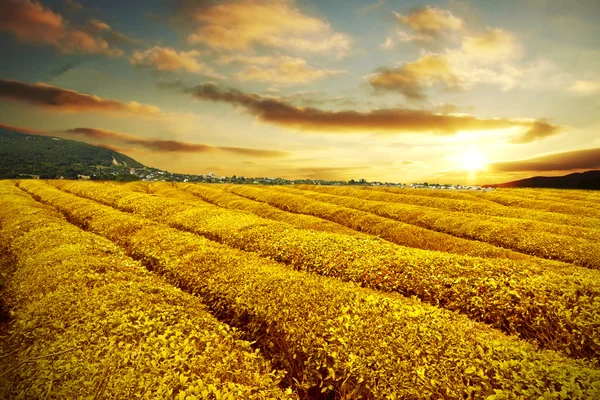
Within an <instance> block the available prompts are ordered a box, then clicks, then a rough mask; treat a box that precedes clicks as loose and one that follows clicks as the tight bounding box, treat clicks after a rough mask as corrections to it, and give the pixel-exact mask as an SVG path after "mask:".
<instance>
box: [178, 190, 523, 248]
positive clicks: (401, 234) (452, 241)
mask: <svg viewBox="0 0 600 400" xmlns="http://www.w3.org/2000/svg"><path fill="white" fill-rule="evenodd" d="M180 187H181V188H182V189H184V190H185V191H189V192H191V193H194V194H196V195H197V196H200V197H201V198H202V199H203V200H205V201H208V202H211V203H212V202H216V201H219V200H221V201H220V204H219V205H220V206H223V207H227V208H233V207H228V205H227V202H225V201H223V199H227V200H230V201H233V200H234V199H235V200H237V198H240V197H242V196H240V195H239V194H236V193H231V192H224V190H219V189H213V187H214V186H212V185H202V186H200V185H185V186H180ZM223 187H224V188H227V186H223ZM238 189H239V190H241V191H244V190H245V188H237V187H236V188H235V190H238ZM250 190H252V189H250ZM172 195H174V196H177V194H176V193H172ZM242 198H243V199H244V200H246V202H248V203H252V207H251V208H259V209H260V207H265V208H266V207H269V208H270V207H271V205H269V204H265V203H264V202H262V203H261V202H260V201H256V200H251V199H248V198H245V197H242ZM277 204H280V203H277ZM249 208H250V207H246V209H249ZM280 209H281V210H280V211H286V212H287V214H288V215H289V218H290V219H293V218H294V216H296V217H300V218H302V217H305V216H311V217H312V218H319V219H322V220H325V221H330V222H332V223H336V224H340V225H344V226H346V227H348V228H347V229H348V231H349V232H342V233H349V234H353V235H358V234H359V232H362V233H366V234H371V235H376V236H379V237H381V238H383V239H386V240H389V241H390V242H393V243H396V244H399V245H401V246H408V247H413V248H417V249H423V250H434V251H444V252H447V253H454V254H462V255H470V256H475V257H490V258H503V259H504V258H506V259H511V260H527V259H529V258H530V257H529V256H526V255H523V254H521V253H518V252H515V251H512V250H509V249H503V248H500V247H496V246H492V245H490V244H487V243H481V242H478V241H473V240H468V239H463V238H457V237H454V236H452V235H448V234H446V233H441V232H435V231H432V230H429V229H426V228H421V227H418V226H414V225H410V224H404V223H402V222H398V221H393V220H390V219H388V218H384V217H380V216H377V215H373V214H369V213H367V212H363V211H359V210H355V209H350V208H344V207H332V206H330V205H328V204H326V205H323V204H318V203H315V202H311V204H310V206H308V207H302V209H303V210H304V211H306V212H303V213H301V214H299V213H298V208H297V207H296V204H292V205H290V207H286V208H282V207H280ZM265 217H266V216H265ZM266 218H268V217H266ZM312 229H318V227H316V226H315V227H313V228H312ZM318 230H319V229H318Z"/></svg>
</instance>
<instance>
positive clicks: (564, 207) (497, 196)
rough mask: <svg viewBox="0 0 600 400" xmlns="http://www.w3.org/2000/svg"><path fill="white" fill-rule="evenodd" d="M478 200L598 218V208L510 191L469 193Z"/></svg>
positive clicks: (599, 216)
mask: <svg viewBox="0 0 600 400" xmlns="http://www.w3.org/2000/svg"><path fill="white" fill-rule="evenodd" d="M470 194H471V195H472V196H474V197H476V198H480V199H485V200H491V201H493V202H496V203H498V204H502V205H504V206H508V207H519V208H525V209H532V210H542V211H549V212H555V213H563V214H568V215H573V216H575V217H589V218H600V207H597V206H596V207H584V206H578V205H574V204H570V203H569V202H568V201H564V200H545V199H543V200H532V199H524V198H520V197H518V196H513V195H511V190H498V191H493V192H478V191H473V192H472V193H470Z"/></svg>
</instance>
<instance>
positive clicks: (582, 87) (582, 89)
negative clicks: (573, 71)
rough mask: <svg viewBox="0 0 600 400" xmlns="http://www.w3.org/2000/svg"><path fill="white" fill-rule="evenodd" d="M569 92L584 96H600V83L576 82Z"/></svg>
mask: <svg viewBox="0 0 600 400" xmlns="http://www.w3.org/2000/svg"><path fill="white" fill-rule="evenodd" d="M569 91H571V92H573V93H577V94H581V95H584V96H587V95H593V94H600V81H575V82H574V83H573V85H571V87H570V88H569Z"/></svg>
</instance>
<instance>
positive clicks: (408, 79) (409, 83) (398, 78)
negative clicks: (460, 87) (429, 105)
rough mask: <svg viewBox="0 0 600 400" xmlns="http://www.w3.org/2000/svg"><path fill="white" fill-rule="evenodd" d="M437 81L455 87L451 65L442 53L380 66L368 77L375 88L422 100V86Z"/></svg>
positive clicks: (456, 80) (430, 84)
mask: <svg viewBox="0 0 600 400" xmlns="http://www.w3.org/2000/svg"><path fill="white" fill-rule="evenodd" d="M439 82H443V83H446V84H447V85H448V86H450V87H455V86H456V85H457V83H458V79H457V77H456V76H455V75H454V73H453V71H452V67H451V66H450V64H449V62H448V60H447V58H446V57H444V56H443V55H426V56H423V57H421V58H420V59H418V60H417V61H414V62H410V63H406V64H404V65H403V66H402V67H399V68H391V69H385V68H382V69H381V70H380V71H379V72H378V73H376V74H373V75H371V77H370V78H369V83H370V84H371V86H372V87H373V88H375V89H376V90H380V91H398V92H400V93H402V94H403V95H404V96H406V97H407V98H409V99H415V100H424V99H425V97H426V96H425V94H424V93H423V89H424V87H425V86H432V85H434V84H436V83H439Z"/></svg>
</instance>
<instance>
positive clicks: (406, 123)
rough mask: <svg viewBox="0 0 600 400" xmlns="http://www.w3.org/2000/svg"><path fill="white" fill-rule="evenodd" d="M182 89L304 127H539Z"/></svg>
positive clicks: (445, 131)
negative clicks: (329, 107) (337, 108)
mask: <svg viewBox="0 0 600 400" xmlns="http://www.w3.org/2000/svg"><path fill="white" fill-rule="evenodd" d="M186 92H187V93H190V94H192V95H193V96H194V97H196V98H199V99H204V100H211V101H221V102H226V103H230V104H233V105H235V106H240V107H243V108H245V109H246V110H247V111H249V112H250V113H252V114H253V115H255V116H256V117H257V118H258V119H259V120H261V121H265V122H269V123H272V124H276V125H281V126H286V127H291V128H297V129H303V130H308V131H327V132H362V133H364V132H369V131H373V130H376V131H382V132H387V133H392V134H394V133H395V134H400V133H424V132H427V133H429V132H431V133H435V134H438V135H453V134H456V133H457V132H459V131H480V130H495V129H507V128H514V127H520V128H523V129H526V130H528V131H529V130H532V129H534V130H535V129H539V128H536V126H535V122H532V121H524V120H510V119H500V118H497V119H494V118H489V119H481V118H476V117H473V116H471V115H464V114H463V115H457V114H437V113H433V112H430V111H424V110H412V109H401V108H391V109H376V110H371V111H367V112H358V111H348V110H344V111H328V110H320V109H317V108H312V107H305V108H303V107H296V106H293V105H292V104H290V103H288V102H286V101H284V100H283V99H276V98H271V97H263V96H259V95H256V94H247V93H243V92H241V91H239V90H237V89H231V88H219V87H217V86H216V85H214V84H209V83H207V84H202V85H198V86H196V87H194V88H191V89H186Z"/></svg>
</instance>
